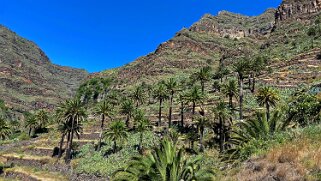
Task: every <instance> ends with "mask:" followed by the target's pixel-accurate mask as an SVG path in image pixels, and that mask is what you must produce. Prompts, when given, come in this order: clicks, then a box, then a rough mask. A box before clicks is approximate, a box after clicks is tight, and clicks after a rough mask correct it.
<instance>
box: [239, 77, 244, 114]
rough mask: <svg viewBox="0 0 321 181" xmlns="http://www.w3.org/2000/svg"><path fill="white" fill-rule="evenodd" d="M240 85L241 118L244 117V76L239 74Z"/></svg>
mask: <svg viewBox="0 0 321 181" xmlns="http://www.w3.org/2000/svg"><path fill="white" fill-rule="evenodd" d="M239 86H240V93H239V94H240V95H239V96H240V120H242V119H243V76H242V75H239Z"/></svg>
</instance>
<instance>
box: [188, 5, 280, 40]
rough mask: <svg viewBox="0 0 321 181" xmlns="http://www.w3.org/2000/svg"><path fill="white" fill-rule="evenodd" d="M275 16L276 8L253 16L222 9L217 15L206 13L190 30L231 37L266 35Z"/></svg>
mask: <svg viewBox="0 0 321 181" xmlns="http://www.w3.org/2000/svg"><path fill="white" fill-rule="evenodd" d="M274 17H275V9H268V10H267V11H265V12H264V13H263V14H261V15H260V16H253V17H250V16H244V15H241V14H235V13H232V12H228V11H220V12H219V13H218V15H217V16H212V15H210V14H205V15H204V16H203V17H202V18H201V20H200V21H198V22H197V23H195V24H194V25H192V27H191V28H190V29H189V30H190V31H193V32H198V33H207V34H211V35H214V36H220V37H230V38H244V37H248V36H264V35H266V34H267V33H268V32H269V31H270V30H271V29H272V27H273V24H274V21H275V19H274Z"/></svg>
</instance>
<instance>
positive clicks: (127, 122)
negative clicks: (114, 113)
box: [126, 114, 130, 128]
mask: <svg viewBox="0 0 321 181" xmlns="http://www.w3.org/2000/svg"><path fill="white" fill-rule="evenodd" d="M129 119H130V116H129V114H127V117H126V127H127V128H129Z"/></svg>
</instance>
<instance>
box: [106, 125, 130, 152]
mask: <svg viewBox="0 0 321 181" xmlns="http://www.w3.org/2000/svg"><path fill="white" fill-rule="evenodd" d="M104 136H105V138H107V139H108V140H110V141H112V142H113V143H114V145H113V150H114V152H116V150H117V142H118V141H124V140H127V138H128V134H127V130H126V125H125V124H124V122H122V121H114V122H112V123H111V124H110V127H109V129H108V130H107V131H106V132H105V133H104Z"/></svg>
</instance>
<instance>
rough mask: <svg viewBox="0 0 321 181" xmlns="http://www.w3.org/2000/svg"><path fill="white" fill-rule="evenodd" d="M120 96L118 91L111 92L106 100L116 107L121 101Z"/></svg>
mask: <svg viewBox="0 0 321 181" xmlns="http://www.w3.org/2000/svg"><path fill="white" fill-rule="evenodd" d="M120 97H121V96H120V94H119V92H117V91H116V90H110V91H109V92H108V93H107V95H106V98H105V99H106V100H108V102H109V103H110V104H111V105H112V106H113V107H115V106H116V105H118V104H119V102H120V101H119V100H120Z"/></svg>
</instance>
